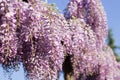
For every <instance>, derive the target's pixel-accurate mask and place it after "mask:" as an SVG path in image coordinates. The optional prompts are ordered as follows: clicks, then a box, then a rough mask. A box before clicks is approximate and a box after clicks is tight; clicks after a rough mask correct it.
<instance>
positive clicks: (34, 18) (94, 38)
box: [0, 0, 120, 80]
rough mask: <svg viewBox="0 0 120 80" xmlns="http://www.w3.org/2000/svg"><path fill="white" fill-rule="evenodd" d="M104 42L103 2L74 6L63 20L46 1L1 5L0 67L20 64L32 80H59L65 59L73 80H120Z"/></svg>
mask: <svg viewBox="0 0 120 80" xmlns="http://www.w3.org/2000/svg"><path fill="white" fill-rule="evenodd" d="M106 36H107V24H106V16H105V13H104V10H103V7H102V5H101V2H100V1H99V0H70V2H69V4H68V5H67V7H66V9H65V13H64V15H63V14H61V13H59V12H58V10H57V9H56V8H55V7H53V5H50V4H47V3H46V2H44V1H42V0H40V1H39V0H29V1H28V3H26V2H24V1H22V0H2V1H0V63H1V64H3V65H5V66H6V67H9V66H12V67H15V66H16V65H18V63H19V62H22V63H23V66H24V69H25V71H26V72H27V78H28V80H44V79H45V80H56V79H57V76H58V71H59V70H62V67H63V62H64V61H65V57H66V56H67V55H71V56H72V57H71V58H70V59H71V63H72V67H73V73H74V78H75V80H92V79H94V80H115V79H119V76H120V75H119V73H120V70H119V68H120V66H119V64H118V63H117V62H116V61H115V59H114V55H113V52H112V50H111V49H110V48H109V47H107V46H106V45H105V43H104V40H105V38H106ZM112 71H113V72H112ZM116 71H118V72H116Z"/></svg>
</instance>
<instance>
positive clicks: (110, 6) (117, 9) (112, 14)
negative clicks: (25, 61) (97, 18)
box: [0, 0, 120, 80]
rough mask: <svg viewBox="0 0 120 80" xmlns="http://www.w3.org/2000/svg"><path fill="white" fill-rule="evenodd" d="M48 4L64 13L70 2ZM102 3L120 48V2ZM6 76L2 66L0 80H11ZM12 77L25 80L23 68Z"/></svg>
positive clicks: (53, 0)
mask: <svg viewBox="0 0 120 80" xmlns="http://www.w3.org/2000/svg"><path fill="white" fill-rule="evenodd" d="M48 2H49V3H55V4H56V5H57V6H58V8H59V9H60V10H61V11H62V10H63V9H64V8H65V6H66V4H67V2H68V0H48ZM102 2H103V5H104V8H105V11H106V13H107V18H108V27H109V28H111V29H112V30H113V36H114V38H115V44H116V45H118V46H120V37H119V36H120V31H119V30H120V27H119V26H120V22H119V21H120V20H119V19H120V0H102ZM118 52H120V51H118ZM5 75H6V74H5V73H4V71H3V69H2V68H1V66H0V80H10V79H8V78H7V77H8V76H7V75H6V76H5ZM12 77H13V78H12V80H25V79H24V71H23V68H22V66H21V67H20V71H18V72H15V73H13V75H12ZM60 80H62V79H60Z"/></svg>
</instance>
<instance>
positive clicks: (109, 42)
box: [108, 29, 120, 62]
mask: <svg viewBox="0 0 120 80" xmlns="http://www.w3.org/2000/svg"><path fill="white" fill-rule="evenodd" d="M108 45H109V46H110V47H111V48H112V50H113V52H114V54H115V57H116V60H117V61H118V62H119V61H120V57H119V55H118V53H116V49H120V47H119V46H116V45H115V40H114V38H113V35H112V30H111V29H109V31H108Z"/></svg>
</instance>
